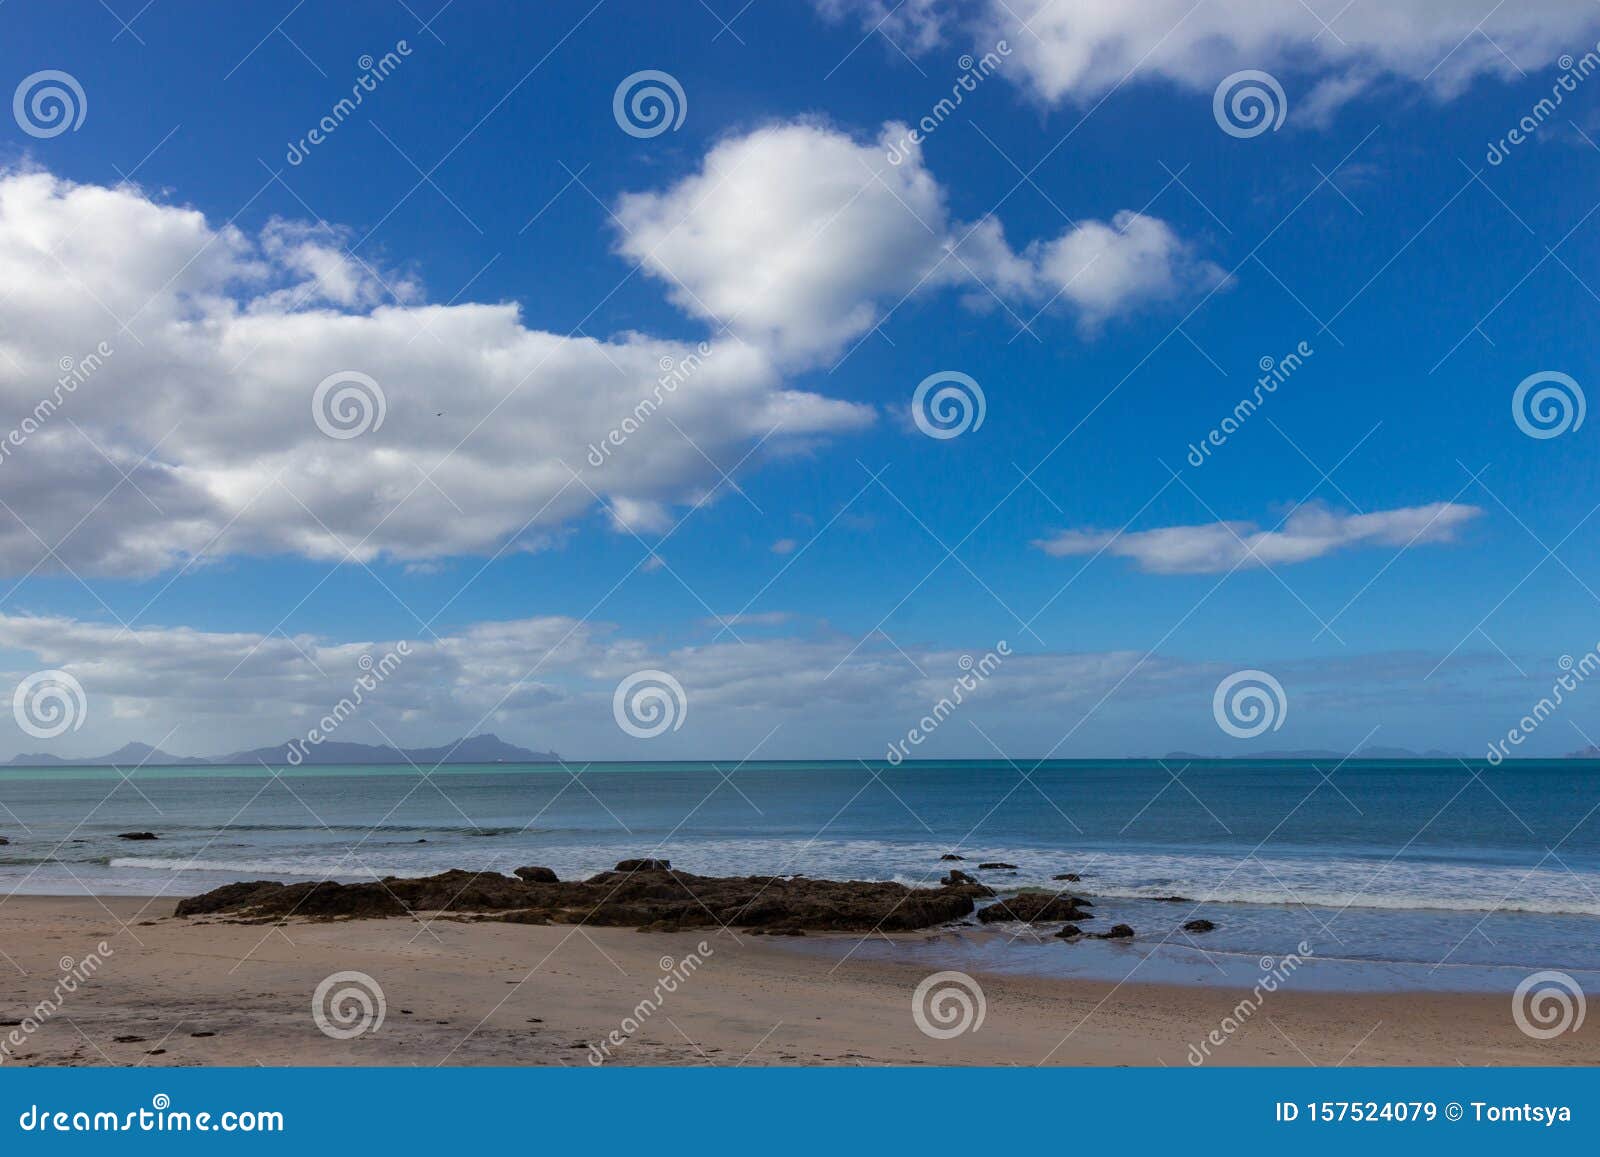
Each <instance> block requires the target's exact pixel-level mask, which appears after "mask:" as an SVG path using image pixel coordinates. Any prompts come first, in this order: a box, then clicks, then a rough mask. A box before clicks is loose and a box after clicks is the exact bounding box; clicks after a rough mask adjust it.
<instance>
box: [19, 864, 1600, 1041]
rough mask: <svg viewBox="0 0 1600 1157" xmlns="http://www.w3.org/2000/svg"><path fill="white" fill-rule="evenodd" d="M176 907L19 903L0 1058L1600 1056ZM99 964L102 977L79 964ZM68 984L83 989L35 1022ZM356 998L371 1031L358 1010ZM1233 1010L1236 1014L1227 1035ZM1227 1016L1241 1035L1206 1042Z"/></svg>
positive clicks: (1054, 991)
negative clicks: (958, 1020) (924, 1010)
mask: <svg viewBox="0 0 1600 1157" xmlns="http://www.w3.org/2000/svg"><path fill="white" fill-rule="evenodd" d="M172 908H173V901H172V900H171V899H170V898H168V899H160V900H149V901H147V900H140V899H131V898H128V897H115V898H106V899H96V898H93V897H70V898H58V897H33V896H18V897H11V898H8V899H5V900H4V901H0V1021H4V1022H11V1021H19V1022H22V1023H21V1024H9V1023H8V1024H3V1025H0V1046H3V1048H4V1050H5V1055H3V1058H0V1059H3V1063H4V1064H55V1065H105V1064H113V1065H352V1064H355V1065H488V1064H501V1065H551V1064H563V1065H578V1066H587V1065H589V1064H591V1063H594V1061H595V1060H597V1059H601V1060H603V1061H604V1063H608V1064H629V1065H693V1064H716V1065H738V1064H747V1065H848V1064H858V1065H878V1064H897V1065H899V1064H904V1065H1037V1064H1059V1065H1171V1066H1180V1067H1181V1066H1187V1065H1188V1064H1190V1063H1191V1061H1192V1059H1193V1057H1194V1055H1195V1051H1194V1050H1195V1048H1196V1047H1197V1046H1199V1047H1206V1048H1208V1051H1209V1054H1210V1056H1209V1059H1207V1061H1206V1063H1209V1064H1223V1065H1309V1064H1317V1065H1338V1064H1346V1065H1456V1064H1465V1065H1485V1064H1487V1065H1549V1064H1562V1065H1564V1064H1596V1063H1600V1028H1597V1027H1596V1025H1595V1020H1596V1018H1589V1020H1588V1021H1587V1022H1586V1023H1585V1024H1584V1025H1583V1026H1582V1027H1581V1028H1580V1029H1579V1030H1577V1031H1575V1032H1569V1033H1564V1034H1562V1035H1561V1036H1559V1037H1556V1038H1554V1039H1552V1040H1548V1041H1538V1040H1533V1039H1531V1038H1530V1037H1528V1036H1527V1035H1525V1034H1524V1033H1523V1032H1522V1031H1521V1030H1520V1029H1519V1028H1518V1027H1517V1025H1516V1023H1515V1022H1514V1020H1513V1018H1512V1015H1511V1014H1512V1008H1511V1000H1510V997H1509V995H1508V994H1467V993H1416V992H1406V993H1356V994H1352V993H1328V992H1307V991H1295V990H1294V989H1293V987H1292V982H1291V984H1290V985H1289V986H1286V987H1284V988H1282V989H1280V990H1279V991H1277V992H1273V993H1267V994H1265V995H1264V997H1263V998H1262V999H1261V1000H1260V1002H1259V1004H1256V1005H1254V1006H1252V1007H1250V1008H1249V1009H1248V1011H1246V1012H1244V1013H1243V1015H1240V1006H1241V1001H1242V1000H1243V999H1244V998H1245V997H1246V996H1247V995H1248V994H1247V993H1245V992H1244V991H1243V990H1240V989H1232V988H1222V987H1217V988H1197V987H1184V986H1178V985H1161V984H1148V983H1135V982H1128V983H1123V984H1120V985H1118V984H1114V983H1110V982H1104V981H1081V980H1063V979H1049V978H1042V977H1028V976H1016V975H998V974H992V973H982V972H980V973H977V974H976V975H975V980H976V982H977V984H978V986H979V987H980V988H981V990H982V994H983V999H984V1007H985V1013H984V1018H983V1021H982V1024H981V1026H978V1027H976V1028H975V1029H971V1028H969V1029H968V1030H967V1031H964V1032H962V1033H960V1034H959V1035H956V1036H953V1037H951V1038H949V1039H937V1038H935V1037H932V1036H929V1035H927V1034H926V1033H925V1032H923V1031H922V1029H921V1028H919V1027H918V1024H917V1021H916V1018H914V1016H913V994H914V992H915V990H916V988H917V986H918V984H919V982H921V981H922V980H924V978H925V977H926V976H927V975H928V973H929V971H930V970H929V969H928V968H927V967H925V966H919V965H913V964H905V963H895V962H889V961H882V960H865V959H862V958H860V957H859V956H852V957H850V958H848V959H845V960H843V961H842V962H840V961H839V959H838V957H840V956H843V955H844V953H845V952H846V951H847V950H848V947H849V946H850V945H851V944H854V943H855V942H856V940H857V938H856V937H847V936H839V937H837V940H838V941H839V950H838V952H837V953H822V952H817V951H813V950H811V949H814V948H815V947H816V941H818V940H820V939H823V938H822V937H818V936H815V935H813V936H812V937H810V938H808V942H807V948H808V951H806V952H796V951H793V950H791V948H790V946H789V944H787V943H785V942H784V941H783V940H781V939H780V938H774V937H752V936H747V935H738V936H735V935H733V934H731V933H728V932H715V933H713V932H705V933H681V932H680V933H641V932H634V931H628V930H623V929H617V928H584V927H578V926H573V925H549V926H538V925H518V924H503V923H471V922H463V921H461V920H459V919H455V918H449V917H446V918H439V919H433V920H427V919H411V918H394V919H384V920H349V921H337V922H323V923H310V922H303V921H298V920H291V921H290V922H288V923H287V924H283V925H279V924H276V923H272V924H240V923H227V922H216V921H211V920H180V919H177V918H175V917H173V916H172V915H170V913H171V912H172ZM919 935H926V934H919ZM101 943H104V945H105V947H106V948H107V949H109V951H108V952H105V953H103V954H102V953H100V952H99V949H98V946H99V945H100V944H101ZM702 943H703V944H704V945H705V949H704V950H702V949H701V948H700V947H699V946H700V945H701V944H702ZM1060 950H1061V951H1071V950H1072V949H1071V946H1069V945H1061V946H1060ZM94 956H99V957H100V960H99V962H98V964H97V965H96V966H95V967H94V968H93V969H92V975H89V976H88V977H87V979H82V980H79V979H77V978H76V977H75V976H74V974H75V973H77V974H82V973H85V971H86V965H85V962H86V961H88V960H90V959H92V958H93V957H94ZM64 968H65V969H66V970H67V971H66V972H63V969H64ZM345 971H354V972H360V973H364V974H366V976H368V977H371V978H372V980H373V981H374V982H376V985H377V987H378V988H379V989H381V993H382V1005H383V1009H384V1016H383V1021H382V1023H381V1025H379V1026H377V1027H375V1028H369V1029H368V1031H366V1032H363V1033H361V1034H360V1035H357V1036H353V1037H350V1038H349V1039H340V1038H338V1037H335V1036H330V1035H329V1034H328V1033H327V1032H324V1031H323V1029H322V1028H321V1027H319V1025H318V1023H317V1018H316V1017H315V1016H314V1015H313V994H314V993H315V992H316V990H317V988H318V985H319V984H321V983H322V982H323V981H324V980H325V979H326V978H328V977H329V976H331V975H333V974H335V973H339V972H345ZM64 977H74V979H73V983H72V985H71V987H72V988H74V989H75V991H67V992H63V993H62V994H61V999H60V1005H59V1008H56V1009H49V1010H46V1011H47V1013H48V1014H47V1015H45V1016H44V1017H43V1018H42V1023H40V1024H39V1025H38V1027H37V1028H36V1029H34V1028H32V1025H33V1024H34V1020H35V1018H36V1011H37V1006H38V1005H39V1003H40V1002H41V1001H46V1002H50V1001H53V999H54V997H55V993H56V989H57V986H58V985H59V984H61V982H62V980H63V978H64ZM669 977H670V978H671V983H670V984H664V980H665V979H666V978H669ZM355 983H357V984H359V985H364V983H365V982H361V981H357V982H355ZM345 987H348V985H344V984H339V983H336V984H335V985H334V986H333V990H334V991H337V990H339V989H341V988H345ZM372 996H373V1007H374V1008H375V1007H376V996H375V994H372ZM343 1007H344V1008H345V1009H346V1011H349V1012H351V1013H352V1014H354V1015H353V1019H352V1021H351V1027H356V1026H358V1025H359V1024H360V1023H361V1020H362V1015H361V1014H362V1009H361V1007H360V1005H359V1003H358V1002H354V1001H346V1002H344V1003H343ZM945 1008H946V1009H947V1010H948V1011H952V1012H957V1011H958V1009H957V1006H956V1005H955V1004H954V1003H953V1002H952V1003H949V1004H947V1005H945ZM1229 1018H1232V1019H1233V1020H1236V1021H1237V1022H1239V1023H1238V1027H1237V1028H1236V1030H1234V1031H1231V1032H1224V1031H1223V1030H1222V1026H1223V1024H1224V1022H1225V1020H1228V1019H1229ZM323 1019H324V1021H325V1022H326V1023H328V1024H329V1026H330V1027H331V1028H333V1029H334V1030H335V1031H338V1030H340V1029H341V1027H342V1026H341V1024H340V1023H339V1022H338V1021H337V1020H335V1019H330V1018H329V1017H328V1016H326V1015H325V1016H324V1017H323ZM924 1019H925V1020H926V1019H927V1018H926V1017H925V1018H924ZM929 1023H930V1024H931V1026H932V1027H934V1028H938V1027H940V1026H939V1024H938V1023H937V1022H936V1021H929ZM1214 1031H1215V1032H1216V1033H1217V1034H1218V1035H1219V1036H1221V1038H1222V1040H1223V1043H1221V1044H1211V1045H1209V1046H1206V1045H1205V1039H1206V1037H1207V1036H1208V1035H1209V1034H1211V1033H1213V1032H1214ZM613 1032H615V1033H617V1034H618V1036H620V1037H626V1041H625V1043H623V1044H620V1045H617V1044H615V1043H613V1042H612V1041H611V1039H610V1034H612V1033H613ZM196 1034H205V1035H196ZM118 1038H122V1039H120V1040H119V1039H118ZM128 1038H138V1039H128ZM18 1039H20V1043H13V1042H14V1041H16V1040H18ZM607 1044H609V1045H610V1047H609V1049H608V1050H607V1051H605V1052H597V1048H598V1046H602V1045H607Z"/></svg>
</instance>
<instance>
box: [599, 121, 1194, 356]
mask: <svg viewBox="0 0 1600 1157" xmlns="http://www.w3.org/2000/svg"><path fill="white" fill-rule="evenodd" d="M905 133H906V130H905V128H904V126H901V125H896V124H889V125H885V126H884V128H883V131H882V134H881V136H880V138H879V140H877V141H876V142H859V141H856V140H855V139H853V138H852V137H850V136H849V135H848V134H846V133H844V132H840V131H838V130H836V129H832V128H829V127H827V126H825V125H822V124H817V123H814V122H805V121H801V122H791V123H785V124H778V125H772V126H770V127H767V128H762V129H758V130H756V131H754V132H751V133H749V134H747V135H745V136H740V137H734V138H730V139H728V140H725V141H723V142H722V143H721V144H719V145H717V146H716V147H715V148H713V149H712V150H711V152H710V153H709V154H708V155H707V156H706V159H705V164H704V166H703V167H702V168H701V170H700V171H699V172H697V173H695V174H693V175H691V176H688V177H686V178H684V179H683V180H681V181H679V182H678V183H676V184H674V185H673V186H671V187H670V188H668V189H666V190H665V191H662V192H650V193H631V194H627V195H624V196H623V197H622V198H621V199H620V200H619V202H618V204H617V207H616V218H617V220H618V221H619V223H620V228H621V236H620V237H619V239H618V248H619V250H620V252H622V253H623V254H624V255H625V256H627V257H629V258H632V259H633V260H635V261H639V262H642V263H643V265H644V268H645V269H646V270H647V271H648V272H649V273H651V274H653V275H654V276H656V277H657V278H659V279H661V280H662V281H664V282H665V283H666V285H667V292H668V294H669V296H670V297H671V298H672V300H673V301H674V302H675V303H676V304H678V305H679V306H680V307H682V308H683V309H684V310H686V311H687V312H689V313H690V314H692V315H694V316H696V317H701V318H704V319H706V320H707V321H710V322H711V323H713V324H714V325H717V326H719V327H720V326H726V327H728V328H729V329H730V330H731V331H732V332H733V333H735V334H737V335H738V336H739V337H740V338H741V339H743V340H744V341H746V342H749V343H751V344H753V345H756V346H759V347H761V348H764V349H770V350H772V351H774V353H775V355H776V356H777V358H778V359H779V360H780V361H781V362H782V363H784V364H792V365H804V364H807V363H809V362H813V361H816V360H817V359H822V358H828V357H831V356H834V355H835V354H837V353H838V352H839V351H840V350H841V349H842V348H843V347H845V346H846V345H847V344H848V343H849V342H851V341H853V340H855V339H856V338H859V337H860V336H861V335H862V334H864V333H866V332H867V331H868V330H870V329H871V328H872V327H873V326H874V325H876V324H877V323H878V322H879V321H880V320H882V318H883V317H884V316H885V314H886V313H887V312H888V311H889V310H892V309H893V308H895V307H896V306H898V305H899V304H900V303H901V302H902V301H903V300H904V299H905V298H907V297H909V296H912V295H915V294H917V293H918V292H922V291H928V290H932V289H934V288H937V287H941V286H955V287H957V288H959V289H962V290H965V291H967V292H968V293H969V294H973V295H979V296H981V297H983V298H987V297H988V294H989V293H991V292H992V293H994V294H996V295H998V296H1000V297H1001V298H1003V299H1007V300H1008V301H1018V302H1032V303H1035V304H1043V303H1045V302H1049V301H1055V300H1060V301H1061V302H1063V303H1064V304H1066V305H1070V306H1074V307H1076V308H1077V309H1078V310H1079V313H1080V316H1081V317H1082V318H1083V320H1084V321H1085V322H1086V323H1088V324H1091V325H1092V324H1097V323H1099V322H1101V321H1104V320H1105V319H1106V318H1108V317H1111V316H1112V315H1114V314H1116V313H1119V312H1121V311H1124V310H1128V309H1132V308H1134V307H1135V306H1138V305H1140V304H1142V303H1144V302H1147V301H1152V300H1162V299H1167V298H1171V297H1175V296H1177V295H1179V294H1181V293H1183V292H1186V291H1189V290H1192V289H1194V288H1196V287H1202V286H1207V285H1211V284H1214V283H1215V282H1216V281H1217V279H1218V278H1219V277H1220V276H1221V274H1220V271H1219V270H1218V269H1217V268H1216V267H1215V266H1213V265H1211V264H1210V263H1208V262H1203V261H1199V260H1198V259H1196V258H1195V257H1194V255H1193V254H1192V252H1191V250H1190V247H1189V246H1188V245H1187V244H1186V243H1184V242H1183V241H1182V240H1181V239H1180V238H1179V237H1178V236H1177V234H1176V233H1175V232H1174V231H1173V230H1172V228H1171V227H1170V226H1169V225H1167V224H1166V223H1165V222H1163V221H1160V220H1158V219H1156V218H1153V217H1148V216H1144V215H1141V214H1138V213H1133V212H1126V211H1125V212H1122V213H1119V214H1117V215H1116V217H1115V218H1114V220H1113V221H1112V223H1110V224H1106V223H1104V222H1100V221H1093V220H1089V221H1083V222H1081V223H1079V224H1078V225H1076V226H1075V227H1073V228H1070V229H1068V230H1066V231H1065V232H1063V233H1062V234H1061V235H1060V236H1058V237H1055V238H1049V239H1041V240H1038V241H1035V242H1034V243H1032V244H1030V245H1029V246H1028V247H1027V248H1026V249H1025V250H1024V251H1023V252H1021V253H1018V252H1015V251H1013V250H1012V248H1011V246H1010V245H1009V243H1008V242H1007V241H1006V239H1005V236H1004V233H1003V230H1002V228H1001V226H1000V224H999V222H997V221H994V220H993V219H985V220H984V221H981V222H979V223H977V224H976V225H968V224H962V223H960V222H957V221H954V220H952V219H951V217H950V215H949V211H948V208H947V197H946V193H945V190H944V188H943V187H942V186H941V185H940V184H939V182H938V181H937V180H936V179H935V178H934V177H933V175H932V174H931V173H930V172H929V171H928V170H927V169H926V168H925V167H924V165H923V159H922V155H921V152H920V150H918V149H917V148H916V147H915V146H909V147H908V146H906V144H905ZM897 144H898V145H899V146H900V154H903V155H904V159H903V160H902V161H900V163H898V164H894V163H891V162H890V160H889V150H890V148H891V147H893V146H896V145H897ZM900 154H897V155H900Z"/></svg>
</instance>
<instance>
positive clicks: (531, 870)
mask: <svg viewBox="0 0 1600 1157" xmlns="http://www.w3.org/2000/svg"><path fill="white" fill-rule="evenodd" d="M512 871H513V873H514V874H515V875H516V877H517V879H519V880H526V881H527V882H528V883H530V884H559V883H561V880H560V878H559V877H557V875H556V874H555V873H554V872H552V871H551V870H550V869H549V868H539V867H534V866H529V867H526V868H513V869H512Z"/></svg>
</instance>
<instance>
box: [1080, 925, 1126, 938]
mask: <svg viewBox="0 0 1600 1157" xmlns="http://www.w3.org/2000/svg"><path fill="white" fill-rule="evenodd" d="M1089 935H1090V936H1093V937H1094V938H1095V939H1096V940H1128V939H1131V938H1132V937H1133V929H1132V928H1130V927H1128V926H1127V925H1126V924H1113V925H1112V926H1111V927H1110V928H1109V929H1108V930H1106V931H1105V932H1091V933H1089Z"/></svg>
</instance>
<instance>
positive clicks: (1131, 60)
mask: <svg viewBox="0 0 1600 1157" xmlns="http://www.w3.org/2000/svg"><path fill="white" fill-rule="evenodd" d="M821 6H822V8H823V11H824V13H825V14H829V13H831V14H833V15H839V14H841V13H842V12H844V11H845V10H849V9H854V10H855V11H856V13H857V14H858V16H859V18H860V21H861V25H862V27H863V28H864V29H866V28H872V27H874V26H875V25H876V24H877V22H878V21H879V20H880V19H882V17H883V15H884V9H885V7H886V6H885V5H883V4H880V3H879V2H878V0H823V3H822V5H821ZM957 28H960V29H962V35H963V36H965V39H963V40H961V41H960V47H962V48H963V49H965V48H970V47H972V46H973V45H974V44H976V45H989V44H992V43H994V41H995V40H996V39H997V38H1002V37H1003V38H1005V39H1006V40H1007V42H1008V43H1009V45H1010V46H1011V48H1012V50H1013V51H1012V55H1011V57H1010V58H1008V60H1007V64H1006V68H1005V73H1004V74H1005V75H1006V76H1008V77H1011V78H1013V79H1016V80H1018V82H1019V83H1023V84H1025V85H1026V87H1028V88H1029V89H1030V90H1032V92H1034V93H1035V94H1036V95H1038V96H1039V97H1040V98H1042V99H1044V100H1047V101H1060V100H1070V101H1075V102H1078V103H1080V104H1082V103H1087V102H1090V101H1093V100H1095V99H1097V98H1098V97H1100V96H1102V95H1103V94H1104V93H1106V92H1107V91H1109V90H1110V89H1112V88H1114V87H1116V86H1118V85H1119V84H1122V83H1124V82H1134V83H1136V82H1138V81H1139V80H1148V79H1152V78H1160V79H1165V80H1168V81H1175V82H1177V83H1179V84H1181V85H1183V86H1185V87H1187V88H1192V89H1196V90H1201V91H1205V92H1210V91H1211V90H1212V89H1214V88H1215V87H1216V85H1217V83H1218V82H1219V81H1220V80H1222V78H1223V77H1224V76H1227V75H1228V74H1229V73H1232V72H1234V71H1237V70H1239V69H1244V68H1258V69H1266V70H1268V71H1275V72H1278V73H1279V74H1280V77H1279V79H1286V77H1287V76H1289V75H1291V74H1301V75H1304V76H1308V77H1310V78H1311V79H1312V82H1313V85H1314V87H1313V88H1312V89H1311V90H1310V91H1303V90H1302V91H1291V93H1290V115H1291V116H1293V115H1294V112H1295V110H1296V109H1300V110H1302V112H1303V113H1304V114H1305V115H1307V116H1308V117H1311V118H1313V119H1314V118H1315V116H1316V115H1317V114H1318V113H1322V112H1326V111H1327V110H1328V109H1329V108H1331V107H1333V106H1334V105H1337V104H1338V103H1340V102H1342V101H1344V100H1347V99H1349V97H1350V96H1352V95H1354V94H1355V93H1356V92H1358V91H1360V90H1362V89H1363V88H1366V87H1368V86H1369V85H1371V84H1373V83H1374V82H1376V81H1377V80H1379V79H1380V78H1383V77H1397V78H1400V79H1401V80H1404V81H1408V82H1411V83H1415V84H1418V85H1422V86H1425V87H1426V88H1427V89H1428V90H1430V91H1431V92H1433V93H1434V94H1435V95H1438V96H1441V97H1448V96H1451V95H1454V94H1455V93H1457V92H1459V91H1460V90H1461V89H1462V88H1464V87H1465V86H1466V85H1467V84H1468V83H1470V82H1471V81H1472V80H1473V79H1475V78H1477V77H1479V76H1485V75H1487V76H1496V77H1500V78H1504V79H1518V78H1519V73H1518V69H1522V70H1524V71H1528V72H1531V71H1535V70H1537V69H1540V68H1544V67H1546V66H1548V65H1550V63H1551V62H1552V61H1554V60H1555V58H1556V56H1557V55H1558V54H1560V53H1563V52H1571V53H1573V54H1575V55H1581V54H1582V53H1583V52H1584V51H1585V50H1587V49H1588V48H1590V47H1591V46H1592V43H1593V38H1594V36H1595V34H1596V33H1597V31H1600V10H1597V9H1596V7H1595V5H1594V4H1592V3H1590V2H1589V0H1526V2H1524V3H1520V4H1497V3H1493V2H1492V0H1475V2H1463V0H1356V2H1355V3H1349V4H1347V3H1343V0H1339V2H1334V0H1327V2H1324V0H1310V2H1309V3H1298V2H1296V0H1206V2H1204V3H1199V4H1196V3H1194V0H1140V2H1139V3H1136V4H1109V3H1105V2H1104V0H981V2H978V3H972V4H958V3H955V2H954V0H949V2H947V3H937V2H935V0H925V2H924V3H919V4H915V5H908V6H907V7H906V8H905V9H902V10H900V11H899V12H897V13H896V14H895V17H894V19H893V21H892V22H891V23H888V24H885V25H884V28H883V30H884V31H885V32H887V33H889V34H890V35H892V36H894V37H895V39H896V41H897V43H899V44H900V46H901V47H902V48H903V49H904V50H906V51H908V52H913V51H918V50H921V51H928V50H930V49H933V48H935V47H936V46H937V45H938V44H939V43H940V42H941V41H942V40H945V39H952V40H955V39H958V38H957V37H955V36H954V35H952V33H953V31H954V30H955V29H957ZM889 51H892V50H889Z"/></svg>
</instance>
